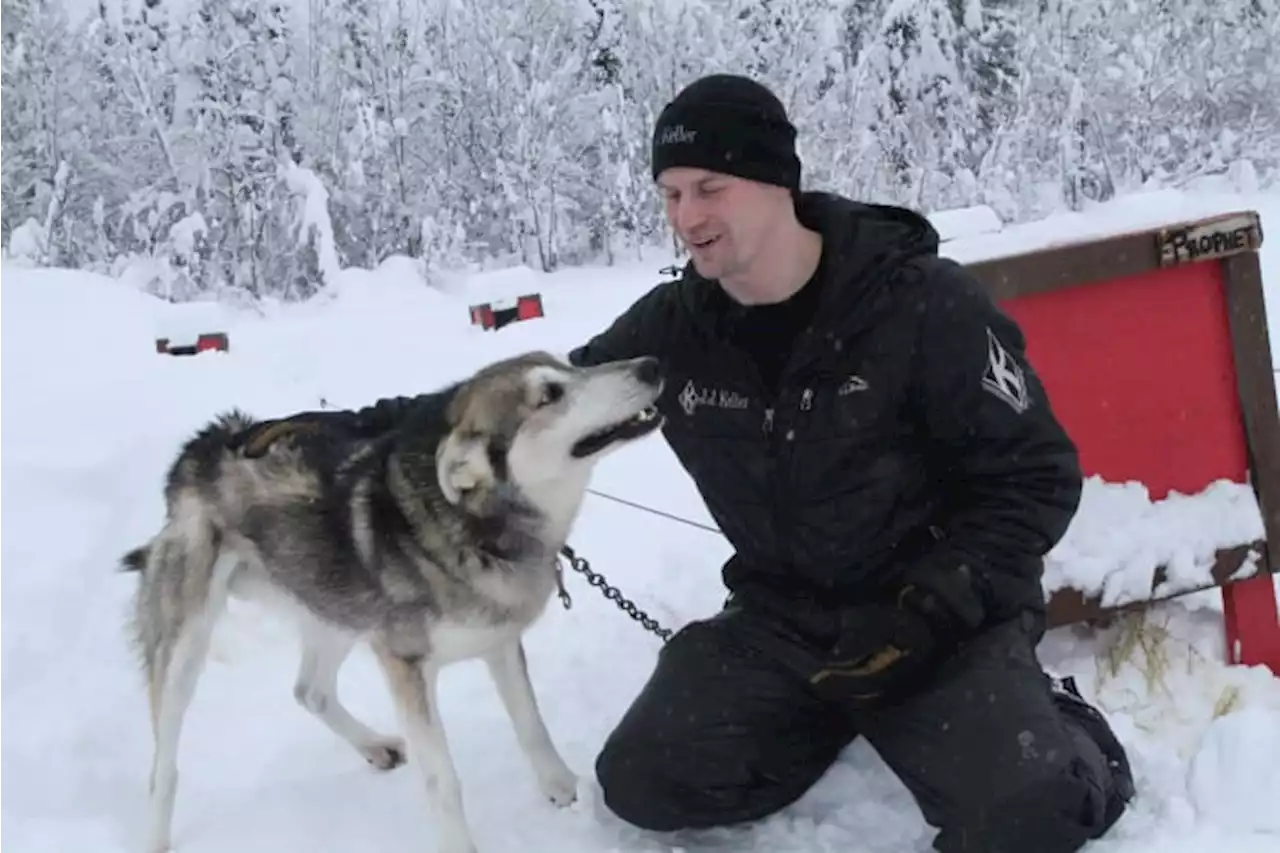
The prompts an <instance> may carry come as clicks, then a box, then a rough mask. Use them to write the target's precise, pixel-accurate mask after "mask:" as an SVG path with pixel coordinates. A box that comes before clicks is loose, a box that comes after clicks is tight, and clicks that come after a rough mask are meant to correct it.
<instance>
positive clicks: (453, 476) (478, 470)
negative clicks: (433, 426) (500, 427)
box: [436, 430, 493, 504]
mask: <svg viewBox="0 0 1280 853" xmlns="http://www.w3.org/2000/svg"><path fill="white" fill-rule="evenodd" d="M436 479H437V480H438V481H439V482H440V491H441V492H443V493H444V497H445V500H447V501H448V502H449V503H451V504H457V503H459V502H460V501H461V500H462V498H463V495H464V494H465V493H467V492H469V491H471V490H472V489H475V488H476V487H478V486H481V485H489V484H491V483H493V466H492V465H490V464H489V454H488V452H487V451H486V450H485V443H484V440H483V439H482V438H480V437H475V436H472V437H468V436H465V435H461V434H460V433H459V432H458V431H457V430H454V431H452V432H450V433H449V435H448V436H446V437H445V440H444V441H442V442H440V446H439V447H437V448H436Z"/></svg>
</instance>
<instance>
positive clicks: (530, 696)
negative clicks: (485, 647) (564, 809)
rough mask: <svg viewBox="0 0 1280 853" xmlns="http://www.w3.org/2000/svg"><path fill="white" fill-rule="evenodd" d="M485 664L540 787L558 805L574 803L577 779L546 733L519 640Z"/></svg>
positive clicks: (486, 659) (494, 651)
mask: <svg viewBox="0 0 1280 853" xmlns="http://www.w3.org/2000/svg"><path fill="white" fill-rule="evenodd" d="M485 663H486V664H487V665H488V667H489V674H490V675H491V676H492V677H493V681H494V684H495V685H496V686H497V688H498V695H499V696H500V697H501V698H502V704H503V706H504V707H505V708H506V709H507V714H508V715H509V716H510V717H511V723H512V726H513V727H514V728H515V732H516V740H517V741H518V742H519V744H520V748H521V749H522V750H523V751H524V754H525V756H526V757H527V758H528V759H529V763H530V764H531V765H532V766H533V772H534V775H535V776H536V777H537V779H538V788H539V789H540V790H541V791H542V793H543V795H544V796H546V797H547V799H549V800H551V802H553V803H555V804H556V805H558V806H567V805H569V804H571V803H572V802H573V801H574V800H576V799H577V796H578V778H577V776H576V775H575V774H574V772H573V771H572V770H570V769H569V766H568V765H567V764H565V762H564V759H563V758H562V757H561V756H560V752H559V750H557V749H556V746H555V743H554V742H553V741H552V740H551V735H550V733H549V732H548V731H547V724H546V722H545V721H544V720H543V717H542V712H541V711H540V710H539V708H538V699H537V697H536V695H535V694H534V692H533V684H532V683H531V682H530V680H529V666H528V661H527V659H526V658H525V653H524V646H523V645H522V644H521V642H520V640H519V639H517V640H515V641H514V642H510V643H503V644H502V645H501V646H499V647H498V648H497V649H495V650H493V651H492V652H490V653H489V654H488V655H486V656H485Z"/></svg>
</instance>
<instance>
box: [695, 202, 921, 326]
mask: <svg viewBox="0 0 1280 853" xmlns="http://www.w3.org/2000/svg"><path fill="white" fill-rule="evenodd" d="M796 216H797V218H798V219H799V220H800V222H801V224H803V225H805V226H806V227H808V228H811V229H813V230H815V231H817V232H818V233H820V234H821V235H822V238H823V247H822V260H821V265H820V270H821V273H820V279H819V281H817V282H814V283H813V284H817V285H818V286H819V287H821V288H822V293H821V295H820V297H819V301H818V309H817V311H816V312H815V317H814V324H813V325H814V330H815V331H822V332H826V333H831V334H837V335H848V334H851V333H853V332H854V331H856V330H857V328H860V327H862V326H863V325H864V324H865V323H867V322H869V321H870V320H871V319H872V315H874V314H875V313H876V312H875V310H874V308H875V307H876V306H877V305H878V304H879V303H880V301H881V298H880V297H882V296H883V295H884V294H885V292H886V291H887V288H888V286H889V285H890V284H891V282H892V280H893V277H894V276H893V274H894V272H895V267H896V266H898V265H900V264H901V263H902V262H904V261H906V260H908V259H910V258H912V257H917V256H921V255H936V254H937V253H938V245H939V243H940V238H939V235H938V232H937V230H936V229H935V228H934V227H933V225H932V224H931V223H930V222H929V220H927V219H925V218H924V217H923V216H921V215H920V214H918V213H916V212H915V211H912V210H909V209H907V208H905V207H897V206H894V205H884V204H869V203H862V202H856V201H853V200H851V199H848V198H846V197H844V196H841V195H836V194H834V193H827V192H806V193H802V194H801V196H800V198H799V201H798V203H797V205H796ZM809 286H812V285H809ZM679 288H680V294H681V301H682V302H683V303H684V304H685V306H686V308H687V309H688V310H689V311H690V313H691V315H692V316H693V317H694V318H696V319H700V320H704V321H706V322H709V323H710V324H711V325H712V326H715V327H720V325H719V324H720V323H721V322H723V321H731V316H732V315H733V314H734V313H736V312H737V311H740V310H742V309H741V308H740V307H739V306H737V304H736V303H734V302H733V301H732V300H731V299H729V297H728V296H727V294H725V292H724V291H723V290H722V289H721V288H720V287H719V285H718V284H717V283H715V282H713V281H709V280H707V279H705V278H703V277H702V276H701V275H699V274H698V272H697V270H696V269H695V268H694V266H693V262H692V261H689V262H688V263H687V264H686V265H685V267H684V269H683V273H682V277H681V281H680V284H679ZM721 328H723V327H721Z"/></svg>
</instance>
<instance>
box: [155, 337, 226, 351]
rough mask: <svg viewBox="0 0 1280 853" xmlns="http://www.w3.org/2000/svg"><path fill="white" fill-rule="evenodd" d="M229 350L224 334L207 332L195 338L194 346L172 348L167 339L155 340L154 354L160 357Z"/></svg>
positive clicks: (184, 345)
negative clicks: (158, 354) (156, 353)
mask: <svg viewBox="0 0 1280 853" xmlns="http://www.w3.org/2000/svg"><path fill="white" fill-rule="evenodd" d="M230 349H231V340H230V338H228V337H227V333H226V332H207V333H204V334H201V335H197V336H196V342H195V343H194V344H179V345H177V346H174V345H173V344H171V343H170V342H169V339H168V338H156V352H158V353H160V354H161V355H196V354H197V353H202V352H206V351H210V350H213V351H218V352H227V351H229V350H230Z"/></svg>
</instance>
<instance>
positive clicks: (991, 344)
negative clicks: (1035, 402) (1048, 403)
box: [982, 327, 1031, 413]
mask: <svg viewBox="0 0 1280 853" xmlns="http://www.w3.org/2000/svg"><path fill="white" fill-rule="evenodd" d="M982 387H983V388H985V389H986V390H987V391H989V392H991V393H992V394H994V395H995V396H996V397H998V398H1000V399H1001V400H1003V401H1004V402H1006V403H1008V404H1009V405H1010V406H1011V407H1012V408H1013V410H1014V411H1015V412H1019V413H1021V412H1025V411H1026V410H1027V409H1029V408H1030V407H1031V396H1030V394H1028V392H1027V377H1026V375H1025V374H1024V373H1023V372H1022V365H1020V364H1018V362H1017V361H1016V360H1015V359H1014V357H1013V356H1011V355H1010V354H1009V351H1008V350H1006V349H1005V348H1004V347H1003V346H1002V345H1001V343H1000V340H999V339H998V338H997V337H996V336H995V333H994V332H992V331H991V329H990V328H989V327H988V329H987V369H986V372H984V373H983V374H982Z"/></svg>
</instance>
